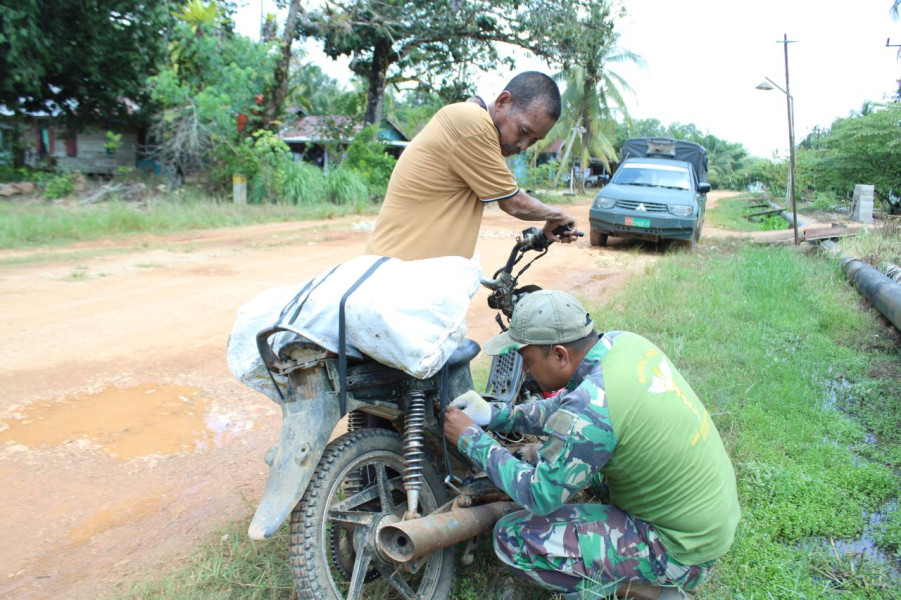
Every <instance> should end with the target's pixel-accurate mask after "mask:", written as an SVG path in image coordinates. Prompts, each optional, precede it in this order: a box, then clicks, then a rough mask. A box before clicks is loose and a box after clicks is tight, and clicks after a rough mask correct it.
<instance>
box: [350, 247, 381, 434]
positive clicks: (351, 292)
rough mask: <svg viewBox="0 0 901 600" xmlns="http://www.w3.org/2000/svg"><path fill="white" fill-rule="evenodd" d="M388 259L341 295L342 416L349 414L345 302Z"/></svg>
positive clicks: (375, 265) (378, 263)
mask: <svg viewBox="0 0 901 600" xmlns="http://www.w3.org/2000/svg"><path fill="white" fill-rule="evenodd" d="M386 260H388V257H387V256H383V257H381V258H380V259H378V260H377V261H375V263H373V265H372V266H371V267H369V269H367V270H366V272H365V273H363V275H362V276H361V277H360V278H359V279H357V282H356V283H354V284H353V285H352V286H350V289H348V290H347V291H346V292H344V295H343V296H342V297H341V303H340V304H339V305H338V379H339V380H340V383H339V386H340V390H339V392H338V406H339V407H340V408H341V416H342V417H343V416H344V415H346V414H347V348H346V344H345V340H346V338H347V331H346V327H345V323H344V320H345V319H344V304H345V303H346V302H347V299H348V298H349V297H350V295H351V294H353V293H354V292H355V291H356V290H357V288H358V287H360V284H361V283H363V282H364V281H366V279H367V278H368V277H369V276H370V275H372V274H373V273H374V272H375V270H376V269H378V268H379V267H380V266H382V263H384V262H385V261H386Z"/></svg>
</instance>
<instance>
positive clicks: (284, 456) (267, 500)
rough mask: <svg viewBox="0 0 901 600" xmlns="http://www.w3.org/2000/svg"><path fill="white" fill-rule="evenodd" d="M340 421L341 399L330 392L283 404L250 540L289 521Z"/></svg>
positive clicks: (268, 455)
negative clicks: (339, 406) (277, 434)
mask: <svg viewBox="0 0 901 600" xmlns="http://www.w3.org/2000/svg"><path fill="white" fill-rule="evenodd" d="M340 418H341V413H340V410H339V408H338V399H337V397H336V395H335V394H334V393H331V392H322V393H319V394H316V395H314V396H313V397H311V398H309V399H306V398H301V399H300V400H297V401H295V402H288V403H285V404H282V429H281V432H280V433H279V436H278V445H277V446H274V447H272V448H270V449H269V452H267V453H266V462H267V463H269V467H270V469H269V478H268V479H267V480H266V490H265V491H264V492H263V498H262V500H260V505H259V506H258V507H257V511H256V513H254V515H253V520H252V521H251V522H250V528H249V529H248V531H247V535H248V536H249V537H250V539H252V540H261V539H264V538H268V537H269V536H271V535H272V534H273V533H275V531H276V530H277V529H278V528H279V526H280V525H281V524H282V523H283V522H284V521H285V519H287V518H288V515H289V514H290V513H291V511H292V510H293V509H294V506H295V505H297V503H298V502H299V501H300V498H301V496H303V493H304V491H306V489H307V485H308V484H309V483H310V479H311V478H312V477H313V471H314V470H315V469H316V465H317V464H319V459H320V458H321V457H322V453H323V452H324V451H325V446H326V444H327V443H328V440H329V437H331V434H332V430H333V429H334V428H335V425H336V424H337V423H338V420H339V419H340Z"/></svg>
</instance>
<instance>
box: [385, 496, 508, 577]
mask: <svg viewBox="0 0 901 600" xmlns="http://www.w3.org/2000/svg"><path fill="white" fill-rule="evenodd" d="M519 508H520V507H519V505H517V504H516V503H515V502H491V503H489V504H482V505H481V506H474V507H472V508H455V509H453V510H450V511H448V512H443V513H438V514H434V515H429V516H427V517H423V518H421V519H411V520H409V521H400V522H398V523H394V524H393V525H386V526H385V527H382V529H381V530H380V531H379V538H378V539H379V550H380V551H381V552H382V553H383V554H385V555H387V556H388V557H389V558H390V559H391V560H394V561H396V562H399V563H408V562H410V561H413V560H416V559H419V558H422V557H423V556H428V555H429V554H431V553H433V552H437V551H438V550H443V549H444V548H447V547H448V546H452V545H453V544H457V543H459V542H462V541H465V540H468V539H469V538H473V537H475V536H477V535H479V534H480V533H482V532H484V531H486V530H487V529H488V528H490V527H493V526H494V524H495V523H497V521H498V520H499V519H500V518H501V517H503V516H504V515H507V514H509V513H511V512H513V511H515V510H518V509H519Z"/></svg>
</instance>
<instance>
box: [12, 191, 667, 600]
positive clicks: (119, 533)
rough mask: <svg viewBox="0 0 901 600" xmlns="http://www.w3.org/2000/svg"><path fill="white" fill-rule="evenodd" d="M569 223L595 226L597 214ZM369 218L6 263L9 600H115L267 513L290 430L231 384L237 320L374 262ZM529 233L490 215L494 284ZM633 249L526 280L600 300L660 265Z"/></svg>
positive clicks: (263, 401) (90, 247) (586, 258)
mask: <svg viewBox="0 0 901 600" xmlns="http://www.w3.org/2000/svg"><path fill="white" fill-rule="evenodd" d="M570 210H571V212H572V213H573V214H574V215H575V216H576V217H577V218H578V219H579V222H580V226H581V228H582V229H586V230H587V226H588V204H583V205H578V206H574V207H572V208H571V209H570ZM371 222H372V221H371V219H365V218H344V219H339V220H333V221H327V222H306V223H304V222H297V223H281V224H272V225H262V226H252V227H243V228H234V229H227V230H216V231H208V232H199V233H197V232H195V233H187V234H179V235H169V236H145V237H140V238H129V239H128V240H125V241H118V242H108V241H104V242H96V243H85V244H77V245H72V246H67V247H64V248H60V249H54V250H39V251H35V250H24V251H20V250H17V251H2V252H0V265H2V266H0V366H2V368H0V389H2V390H3V392H2V396H0V489H2V490H3V519H2V522H0V565H2V569H3V579H2V581H0V596H2V597H4V598H28V599H31V598H69V599H75V600H78V599H87V598H97V597H104V596H107V597H109V596H114V595H115V593H116V590H117V589H122V586H124V585H126V582H127V581H129V580H130V579H133V578H135V577H136V576H141V575H143V574H146V573H150V572H153V571H156V570H159V569H170V568H174V567H175V566H177V564H178V561H179V559H180V558H181V557H184V556H185V555H188V554H190V553H191V552H192V549H193V548H194V547H195V545H196V543H197V542H198V541H200V540H201V539H203V538H205V537H207V536H209V534H210V532H211V530H213V529H214V528H216V527H217V526H220V525H223V524H225V523H227V522H230V521H233V520H236V519H239V518H243V517H245V516H247V515H249V514H250V513H251V512H252V510H253V507H254V506H255V504H256V501H257V500H258V498H259V495H260V493H261V490H262V487H263V484H264V483H265V477H266V471H267V468H266V465H265V464H264V462H263V455H264V453H265V451H266V449H267V448H268V447H269V446H270V445H271V444H273V443H274V441H275V439H276V437H277V432H278V427H279V423H280V416H279V412H278V410H277V407H276V405H275V404H273V403H272V402H271V401H269V400H268V399H267V398H265V397H264V396H262V395H261V394H258V393H256V392H253V391H252V390H250V389H248V388H245V387H244V386H242V385H241V384H239V383H238V382H237V380H235V379H234V377H233V376H232V375H231V373H230V372H229V370H228V367H227V365H226V354H225V352H226V341H227V338H228V334H229V332H230V330H231V327H232V324H233V321H234V317H235V313H236V311H237V309H238V307H240V306H241V305H242V304H244V303H245V302H247V301H248V300H250V299H251V298H252V297H253V296H254V295H255V294H257V293H258V292H260V291H262V290H265V289H267V288H270V287H274V286H277V285H282V284H285V283H293V282H299V281H303V280H305V279H308V278H309V277H312V276H314V275H317V274H319V273H320V272H322V271H323V270H324V269H325V268H326V267H328V266H331V265H334V264H336V263H339V262H341V261H344V260H346V259H349V258H351V257H354V256H357V255H359V254H360V253H361V252H362V249H363V244H364V242H365V239H366V235H367V231H368V227H369V226H371ZM523 226H524V224H523V222H521V221H518V220H516V219H513V218H511V217H508V216H507V215H505V214H503V213H501V212H500V211H498V210H497V209H492V210H490V211H489V212H488V213H487V214H486V217H485V220H484V222H483V225H482V230H481V236H480V239H479V244H478V253H479V255H480V257H481V264H482V267H483V268H484V269H485V270H486V271H489V272H493V270H494V269H496V268H497V267H499V266H500V265H501V264H503V262H504V260H505V259H506V256H507V254H508V253H509V250H510V247H511V244H512V241H513V239H514V237H515V235H516V233H518V232H519V231H520V230H521V229H523ZM436 235H440V232H436ZM617 246H618V244H617V240H616V239H613V238H611V247H609V248H591V247H589V244H588V241H587V236H586V238H584V239H582V240H580V241H579V242H577V243H576V244H574V245H573V246H571V247H566V248H563V247H555V248H552V251H551V252H550V253H549V255H548V256H547V257H545V258H544V259H542V260H540V261H539V262H538V263H536V265H535V266H534V267H533V271H532V272H531V273H530V274H529V279H528V280H529V282H534V283H538V284H540V285H542V286H543V287H549V288H552V287H559V288H566V289H569V290H570V291H572V292H573V293H575V294H576V295H580V296H583V297H593V298H601V297H603V296H604V295H605V294H609V293H612V292H615V291H616V290H617V289H618V288H620V287H621V286H622V285H623V283H624V282H625V281H626V280H627V279H628V277H629V276H630V274H633V273H640V272H642V271H643V270H644V268H645V266H646V265H648V264H650V263H653V262H655V261H657V260H660V259H661V254H659V253H657V252H654V251H653V250H639V251H637V252H636V251H629V252H624V251H623V249H622V248H618V247H617ZM48 255H49V256H48ZM38 259H39V260H38ZM492 319H493V312H492V311H489V309H488V308H487V306H486V305H485V294H484V292H480V293H479V295H477V296H476V298H475V299H474V301H473V304H472V309H471V310H470V314H469V317H468V323H469V334H468V335H469V337H472V338H473V339H476V340H480V341H481V340H484V339H485V338H487V337H489V336H490V335H493V334H494V333H495V331H496V325H495V324H494V322H493V320H492Z"/></svg>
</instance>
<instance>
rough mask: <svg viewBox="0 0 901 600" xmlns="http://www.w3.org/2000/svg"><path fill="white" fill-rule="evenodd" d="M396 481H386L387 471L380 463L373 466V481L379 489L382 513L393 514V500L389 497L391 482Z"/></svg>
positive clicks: (394, 480) (394, 508)
mask: <svg viewBox="0 0 901 600" xmlns="http://www.w3.org/2000/svg"><path fill="white" fill-rule="evenodd" d="M397 479H399V478H395V479H388V471H387V469H385V465H384V464H383V463H380V464H378V465H375V481H376V484H377V485H378V488H379V500H380V501H381V503H382V512H386V513H389V514H394V511H395V510H396V507H395V506H394V498H392V497H391V488H392V487H393V486H392V482H396V481H397Z"/></svg>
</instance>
